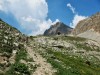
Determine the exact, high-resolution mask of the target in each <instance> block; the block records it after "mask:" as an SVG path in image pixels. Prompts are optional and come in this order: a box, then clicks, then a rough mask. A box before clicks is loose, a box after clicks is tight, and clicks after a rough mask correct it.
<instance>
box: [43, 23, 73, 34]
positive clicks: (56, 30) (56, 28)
mask: <svg viewBox="0 0 100 75" xmlns="http://www.w3.org/2000/svg"><path fill="white" fill-rule="evenodd" d="M71 31H72V28H70V27H68V26H67V25H65V24H64V23H62V22H57V23H56V24H54V25H52V26H51V27H50V28H49V29H48V30H46V31H45V32H44V35H57V34H69V33H71Z"/></svg>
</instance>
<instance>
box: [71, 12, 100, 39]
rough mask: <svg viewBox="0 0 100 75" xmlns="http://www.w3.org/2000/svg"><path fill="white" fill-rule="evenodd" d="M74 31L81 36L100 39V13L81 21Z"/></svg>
mask: <svg viewBox="0 0 100 75" xmlns="http://www.w3.org/2000/svg"><path fill="white" fill-rule="evenodd" d="M72 33H73V34H74V35H77V36H80V37H85V38H89V39H93V40H96V41H100V37H98V36H100V13H97V14H95V15H93V16H91V17H89V18H87V19H85V20H82V21H80V22H79V23H78V24H77V26H76V28H75V29H74V30H73V32H72ZM97 39H99V40H97Z"/></svg>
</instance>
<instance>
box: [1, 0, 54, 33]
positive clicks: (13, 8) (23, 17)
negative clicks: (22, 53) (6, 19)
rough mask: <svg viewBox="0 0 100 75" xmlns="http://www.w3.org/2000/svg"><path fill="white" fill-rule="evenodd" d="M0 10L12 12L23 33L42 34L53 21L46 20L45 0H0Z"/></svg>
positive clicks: (46, 6)
mask: <svg viewBox="0 0 100 75" xmlns="http://www.w3.org/2000/svg"><path fill="white" fill-rule="evenodd" d="M2 7H3V9H2ZM0 10H1V11H4V12H6V13H7V12H10V13H12V14H13V15H14V16H15V17H16V19H17V21H18V22H19V23H20V25H21V28H23V29H24V30H25V33H28V34H31V35H37V34H42V33H43V32H44V31H45V30H46V29H47V28H49V27H50V25H51V24H52V23H53V22H52V21H51V20H50V19H49V20H46V18H47V14H48V5H47V2H46V0H0Z"/></svg>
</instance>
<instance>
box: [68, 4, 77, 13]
mask: <svg viewBox="0 0 100 75" xmlns="http://www.w3.org/2000/svg"><path fill="white" fill-rule="evenodd" d="M67 7H69V8H70V10H71V11H72V12H73V13H76V12H75V8H74V7H73V6H72V5H71V4H70V3H68V4H67Z"/></svg>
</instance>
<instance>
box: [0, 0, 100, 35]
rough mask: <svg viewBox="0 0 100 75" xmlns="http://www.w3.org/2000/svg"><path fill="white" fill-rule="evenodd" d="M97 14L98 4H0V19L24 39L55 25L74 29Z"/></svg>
mask: <svg viewBox="0 0 100 75" xmlns="http://www.w3.org/2000/svg"><path fill="white" fill-rule="evenodd" d="M97 12H100V0H23V1H22V0H0V18H1V19H3V20H4V21H5V22H7V23H8V24H10V25H12V26H13V27H16V28H17V29H19V30H20V31H21V32H23V33H25V34H28V35H38V34H42V33H43V32H44V31H45V30H46V29H48V28H49V27H50V26H51V25H52V24H55V23H56V22H58V21H61V22H63V23H65V24H66V25H69V26H70V27H73V28H74V27H75V26H76V25H77V23H78V22H79V21H80V20H83V19H85V18H87V17H89V16H91V15H93V14H95V13H97Z"/></svg>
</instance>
